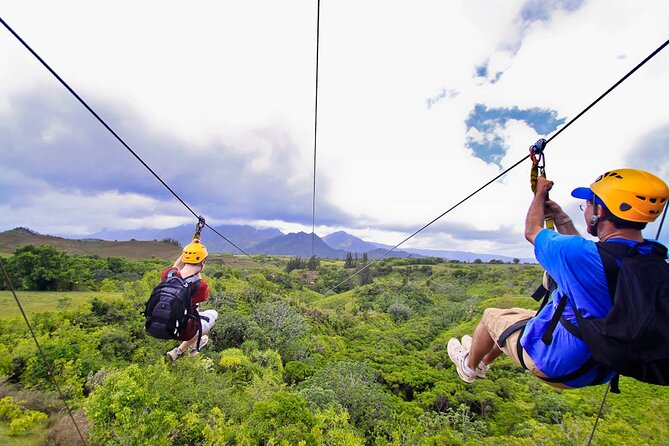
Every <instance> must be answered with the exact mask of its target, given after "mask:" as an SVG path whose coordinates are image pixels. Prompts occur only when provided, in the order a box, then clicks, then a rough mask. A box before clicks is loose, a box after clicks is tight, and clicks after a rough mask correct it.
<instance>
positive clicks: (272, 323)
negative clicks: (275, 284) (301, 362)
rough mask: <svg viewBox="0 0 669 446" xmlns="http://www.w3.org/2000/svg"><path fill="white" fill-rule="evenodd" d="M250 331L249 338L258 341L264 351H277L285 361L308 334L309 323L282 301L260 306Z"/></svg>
mask: <svg viewBox="0 0 669 446" xmlns="http://www.w3.org/2000/svg"><path fill="white" fill-rule="evenodd" d="M249 331H250V334H251V336H249V337H252V338H253V339H255V340H257V341H258V342H259V343H260V346H261V347H262V348H263V349H267V348H271V349H273V350H276V351H278V352H279V353H280V354H281V356H282V357H283V358H284V359H285V358H286V357H287V356H290V353H291V352H292V350H293V348H294V346H295V343H296V341H297V340H298V339H299V338H300V337H302V336H303V335H304V333H306V331H307V321H306V319H305V318H304V316H302V315H301V314H300V313H298V312H297V311H295V310H294V309H293V308H292V307H291V306H290V305H289V304H288V303H286V302H284V301H281V300H280V301H276V302H271V303H268V304H265V305H262V306H260V307H259V308H258V309H257V310H256V313H255V315H254V316H253V324H252V326H251V327H250V330H249Z"/></svg>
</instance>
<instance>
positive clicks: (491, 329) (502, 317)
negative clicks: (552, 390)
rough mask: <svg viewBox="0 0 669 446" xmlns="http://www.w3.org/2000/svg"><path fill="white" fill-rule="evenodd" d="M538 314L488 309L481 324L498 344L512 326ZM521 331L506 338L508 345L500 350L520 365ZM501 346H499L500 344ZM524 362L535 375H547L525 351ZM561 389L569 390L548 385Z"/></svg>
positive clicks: (510, 309) (522, 310)
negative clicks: (503, 334)
mask: <svg viewBox="0 0 669 446" xmlns="http://www.w3.org/2000/svg"><path fill="white" fill-rule="evenodd" d="M535 314H537V312H536V311H534V310H527V309H525V308H504V309H500V308H486V309H485V311H484V312H483V318H482V319H481V323H482V324H483V325H484V326H485V327H486V328H487V329H488V333H490V336H491V337H492V339H493V340H494V341H495V343H496V344H497V340H498V339H499V337H500V336H501V335H502V333H503V332H504V330H506V329H507V328H508V327H510V326H511V325H513V324H515V323H516V322H519V321H522V320H523V319H529V318H531V317H534V315H535ZM520 332H521V331H520V330H517V331H515V332H513V333H512V334H510V335H509V337H508V338H506V343H505V344H504V347H500V349H501V350H502V351H503V352H504V353H506V354H507V355H509V356H510V357H511V358H513V360H514V361H516V362H517V363H518V364H520V365H522V364H521V362H520V359H518V337H519V336H520ZM498 345H499V344H498ZM523 361H525V366H527V369H528V370H529V371H530V372H532V374H533V375H536V376H540V377H543V378H545V377H546V375H545V374H544V373H542V372H541V370H539V369H538V368H537V366H536V365H535V364H534V361H532V358H530V356H529V355H528V354H527V352H525V350H524V349H523ZM547 384H550V385H552V386H555V387H559V388H567V386H564V385H562V384H560V383H547Z"/></svg>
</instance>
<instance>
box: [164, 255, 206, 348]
mask: <svg viewBox="0 0 669 446" xmlns="http://www.w3.org/2000/svg"><path fill="white" fill-rule="evenodd" d="M172 270H174V271H176V272H177V275H178V276H179V277H182V276H181V272H180V271H179V269H178V268H176V267H174V266H173V267H171V268H165V269H164V270H163V272H162V273H161V274H160V280H161V281H163V280H165V277H167V273H169V272H170V271H172ZM197 284H198V287H197V289H196V290H195V292H194V293H193V294H192V295H191V300H192V302H193V311H194V312H197V304H199V303H200V302H204V301H205V300H207V299H209V284H207V281H206V280H204V279H200V281H199V282H197ZM199 324H200V320H199V319H198V321H197V322H196V321H194V320H190V321H188V326H187V327H186V330H185V331H184V334H183V335H182V336H181V337H180V338H179V340H180V341H188V340H189V339H193V336H196V335H197V332H198V329H199Z"/></svg>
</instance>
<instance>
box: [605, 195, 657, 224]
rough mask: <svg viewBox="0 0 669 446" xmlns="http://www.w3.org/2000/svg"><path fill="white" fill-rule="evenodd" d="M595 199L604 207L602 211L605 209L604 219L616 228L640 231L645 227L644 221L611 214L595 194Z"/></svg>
mask: <svg viewBox="0 0 669 446" xmlns="http://www.w3.org/2000/svg"><path fill="white" fill-rule="evenodd" d="M595 201H596V203H597V204H598V205H600V206H601V207H602V208H604V211H606V219H607V220H608V221H610V222H611V223H613V226H615V227H616V229H636V230H637V231H641V230H642V229H645V228H646V224H647V223H646V222H645V221H629V220H623V219H622V218H620V217H616V216H615V215H613V213H611V211H610V210H609V208H607V207H606V205H605V204H604V202H603V201H602V200H601V199H600V198H599V197H597V196H595Z"/></svg>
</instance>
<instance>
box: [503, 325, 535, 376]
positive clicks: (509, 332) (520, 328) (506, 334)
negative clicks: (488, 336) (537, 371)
mask: <svg viewBox="0 0 669 446" xmlns="http://www.w3.org/2000/svg"><path fill="white" fill-rule="evenodd" d="M530 319H531V318H527V319H522V320H520V321H518V322H514V323H513V324H511V325H509V326H508V327H507V328H506V330H504V331H503V332H502V334H501V335H499V339H498V340H497V346H498V347H499V348H502V347H504V344H506V340H507V338H508V337H509V336H511V335H512V334H513V333H515V332H517V331H520V333H519V334H518V342H517V343H516V350H517V352H518V360H519V361H520V365H522V366H523V368H524V369H527V365H525V360H524V359H523V346H522V345H521V344H520V338H522V337H523V331H524V330H525V326H526V325H527V323H528V322H529V321H530Z"/></svg>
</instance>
